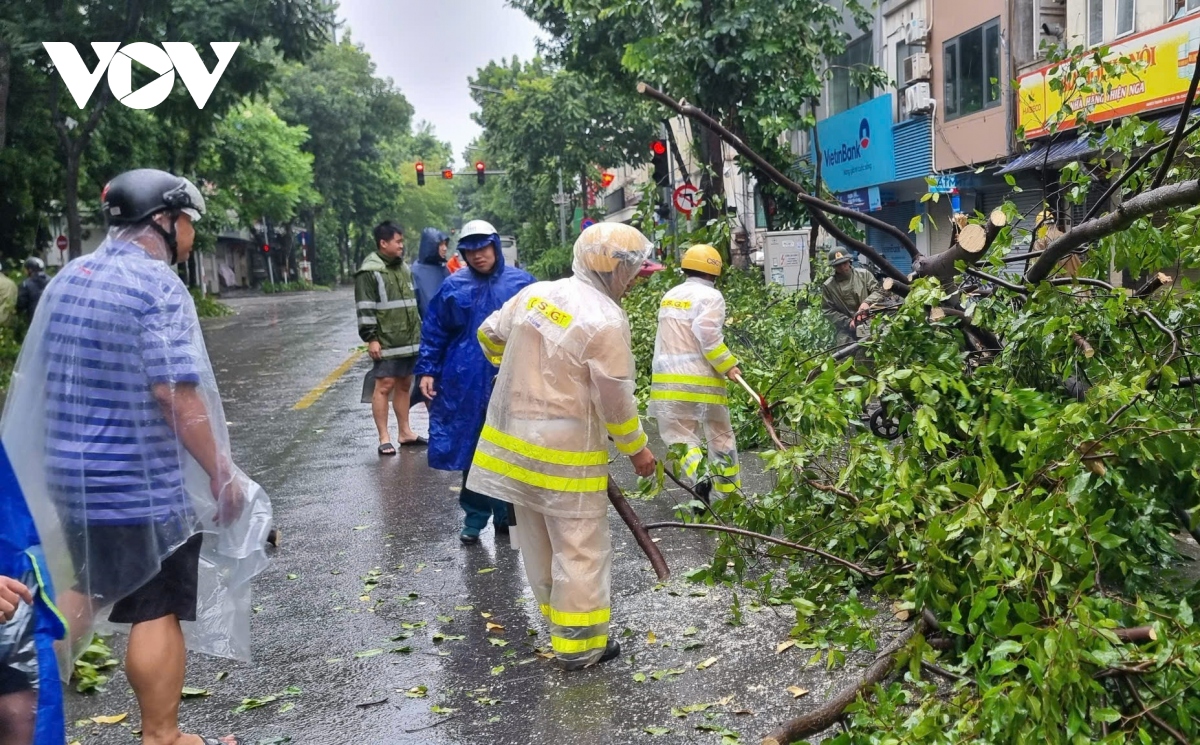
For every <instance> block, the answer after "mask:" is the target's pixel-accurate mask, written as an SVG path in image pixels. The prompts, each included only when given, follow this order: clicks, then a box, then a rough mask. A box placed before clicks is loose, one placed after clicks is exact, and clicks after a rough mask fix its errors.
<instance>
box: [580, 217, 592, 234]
mask: <svg viewBox="0 0 1200 745" xmlns="http://www.w3.org/2000/svg"><path fill="white" fill-rule="evenodd" d="M595 224H596V220H595V218H592V217H585V218H583V219H582V220H580V221H579V232H580V233H582V232H583V231H585V230H587V229H588V228H590V227H592V226H593V225H595Z"/></svg>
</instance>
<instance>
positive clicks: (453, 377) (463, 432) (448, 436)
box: [416, 239, 537, 471]
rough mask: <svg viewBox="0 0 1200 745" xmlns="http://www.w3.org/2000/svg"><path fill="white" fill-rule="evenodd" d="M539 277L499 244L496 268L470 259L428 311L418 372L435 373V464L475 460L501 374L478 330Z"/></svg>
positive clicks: (456, 465) (446, 467)
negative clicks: (485, 270) (476, 265)
mask: <svg viewBox="0 0 1200 745" xmlns="http://www.w3.org/2000/svg"><path fill="white" fill-rule="evenodd" d="M496 242H497V243H499V239H497V241H496ZM536 281H537V280H535V279H534V277H533V275H532V274H530V273H529V272H526V271H525V270H523V269H517V268H515V267H510V266H505V264H504V254H503V253H502V252H501V251H500V248H499V246H497V247H496V266H495V267H494V268H493V269H492V273H491V274H487V275H483V274H480V273H478V272H476V271H475V270H474V269H472V268H471V267H470V264H468V265H467V268H466V269H465V270H463V271H459V272H455V273H454V274H452V275H450V277H449V278H448V279H447V280H446V281H445V282H444V283H442V289H441V290H440V291H439V292H438V293H437V295H435V296H434V298H433V300H432V301H431V302H430V304H429V312H428V313H425V314H423V318H424V321H423V323H422V325H421V356H420V357H419V358H418V359H417V367H416V375H417V379H418V380H420V378H421V376H423V375H429V376H432V377H433V379H434V390H435V391H437V394H438V395H437V396H436V397H435V398H434V399H433V401H432V402H431V403H430V404H429V465H430V466H431V467H433V468H436V469H438V470H441V471H462V470H464V469H466V468H468V467H469V466H470V465H471V458H472V456H473V455H474V454H475V444H476V442H478V440H479V433H480V432H482V431H483V422H484V420H485V419H486V418H487V409H488V400H489V399H490V398H491V394H492V380H493V379H494V378H495V377H496V367H495V366H494V365H493V364H492V363H490V362H488V361H487V358H485V357H484V356H483V350H482V349H481V348H480V347H479V340H478V339H477V338H476V335H477V334H478V333H479V327H480V325H482V324H483V321H484V319H486V318H487V317H488V316H490V315H491V314H492V313H493V312H495V311H497V310H499V309H500V307H501V306H502V305H504V303H505V302H507V301H508V300H509V299H510V298H511V297H513V296H514V295H516V294H517V293H518V292H520V291H521V289H522V288H524V287H525V286H527V285H531V284H533V283H534V282H536Z"/></svg>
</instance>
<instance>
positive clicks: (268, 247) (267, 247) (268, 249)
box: [262, 241, 271, 254]
mask: <svg viewBox="0 0 1200 745" xmlns="http://www.w3.org/2000/svg"><path fill="white" fill-rule="evenodd" d="M262 252H263V253H265V254H269V253H271V244H270V243H267V242H266V241H264V242H263V245H262Z"/></svg>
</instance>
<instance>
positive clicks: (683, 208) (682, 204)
mask: <svg viewBox="0 0 1200 745" xmlns="http://www.w3.org/2000/svg"><path fill="white" fill-rule="evenodd" d="M696 192H697V189H696V187H694V186H692V185H691V184H683V185H682V186H680V187H679V188H677V189H676V190H675V194H674V195H672V201H673V202H675V209H677V210H679V211H680V212H682V213H683V214H685V215H687V216H688V217H691V216H692V211H693V210H695V209H696Z"/></svg>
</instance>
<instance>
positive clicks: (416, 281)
mask: <svg viewBox="0 0 1200 745" xmlns="http://www.w3.org/2000/svg"><path fill="white" fill-rule="evenodd" d="M448 240H450V237H449V236H448V235H446V234H445V233H443V232H442V231H440V230H438V229H437V228H425V230H423V231H422V232H421V250H420V252H419V253H418V254H417V260H416V261H415V262H414V263H413V265H412V275H413V286H414V287H416V290H417V312H418V313H420V314H421V318H424V317H425V311H426V309H427V308H428V307H429V301H430V300H433V296H434V295H436V294H437V292H438V289H440V288H441V286H442V282H444V281H446V277H449V276H450V270H449V269H447V268H446V260H445V259H443V258H442V257H441V256H439V255H438V245H439V244H441V243H442V241H448Z"/></svg>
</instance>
